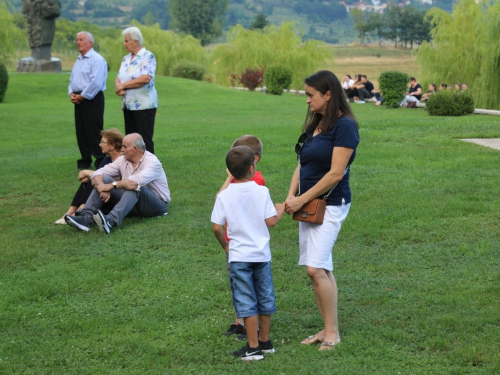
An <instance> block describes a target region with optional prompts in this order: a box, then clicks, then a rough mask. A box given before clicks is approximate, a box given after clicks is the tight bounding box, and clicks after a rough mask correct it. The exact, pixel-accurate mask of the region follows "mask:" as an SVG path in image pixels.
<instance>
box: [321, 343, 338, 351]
mask: <svg viewBox="0 0 500 375" xmlns="http://www.w3.org/2000/svg"><path fill="white" fill-rule="evenodd" d="M338 344H340V341H337V342H331V341H323V342H322V343H321V345H320V346H319V349H318V350H320V351H322V350H333V349H334V347H335V345H338Z"/></svg>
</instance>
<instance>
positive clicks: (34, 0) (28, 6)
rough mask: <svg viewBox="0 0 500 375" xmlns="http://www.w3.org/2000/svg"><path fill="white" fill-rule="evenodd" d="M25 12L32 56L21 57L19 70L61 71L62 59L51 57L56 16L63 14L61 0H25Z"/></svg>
mask: <svg viewBox="0 0 500 375" xmlns="http://www.w3.org/2000/svg"><path fill="white" fill-rule="evenodd" d="M23 13H24V16H25V17H26V20H27V21H28V35H29V40H30V47H31V58H24V59H21V60H20V61H19V63H18V65H17V70H18V71H24V72H26V71H37V72H40V71H42V72H45V71H47V72H52V71H61V62H60V60H59V59H54V58H52V57H51V48H52V41H53V40H54V34H55V30H56V18H57V17H59V15H60V14H61V2H60V0H23ZM57 65H58V66H57Z"/></svg>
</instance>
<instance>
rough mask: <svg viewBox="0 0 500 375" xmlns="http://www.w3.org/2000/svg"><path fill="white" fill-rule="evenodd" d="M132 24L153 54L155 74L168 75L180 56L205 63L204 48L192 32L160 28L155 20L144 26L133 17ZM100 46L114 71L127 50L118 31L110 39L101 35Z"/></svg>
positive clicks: (180, 58)
mask: <svg viewBox="0 0 500 375" xmlns="http://www.w3.org/2000/svg"><path fill="white" fill-rule="evenodd" d="M132 24H133V25H134V26H136V27H138V28H139V29H140V30H141V33H142V36H143V38H144V43H143V45H144V47H145V48H146V49H147V50H148V51H151V52H152V53H153V54H154V55H155V58H156V63H157V66H156V74H157V75H160V76H171V75H172V70H173V68H174V66H175V64H176V63H177V62H179V61H181V60H185V61H190V62H194V63H197V64H201V65H202V66H203V67H205V66H206V65H207V62H208V55H207V52H206V50H205V49H204V48H203V47H202V46H201V43H200V41H199V40H198V39H196V38H194V37H193V36H191V35H182V34H177V33H174V32H173V31H166V30H162V29H160V26H159V25H158V24H155V25H152V26H145V25H141V24H140V23H139V22H136V21H133V22H132ZM101 46H102V48H101V53H102V55H103V56H104V58H106V61H107V62H108V64H109V66H110V69H111V70H112V71H117V70H118V69H119V68H120V64H121V61H122V59H123V57H124V56H125V55H127V54H128V52H127V51H126V50H125V48H123V37H122V35H121V32H120V33H119V34H118V35H116V38H114V39H112V38H105V39H104V40H103V41H102V43H101Z"/></svg>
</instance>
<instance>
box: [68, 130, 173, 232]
mask: <svg viewBox="0 0 500 375" xmlns="http://www.w3.org/2000/svg"><path fill="white" fill-rule="evenodd" d="M122 153H123V155H122V156H120V157H119V158H118V159H116V160H115V161H114V162H113V163H111V164H108V165H106V166H104V167H103V168H101V169H98V170H97V171H95V172H94V173H93V174H91V175H90V179H91V180H92V186H93V187H94V188H93V189H92V193H90V197H89V199H88V200H87V203H86V204H85V207H84V208H83V209H82V213H81V215H80V216H71V215H66V216H65V217H64V219H65V220H66V223H68V225H70V226H72V227H73V228H75V229H78V230H81V231H85V232H88V231H89V230H90V227H91V226H92V225H94V224H97V225H98V226H99V229H100V230H101V232H105V233H107V234H109V233H110V232H111V229H112V228H113V227H115V226H118V225H120V224H121V222H122V220H123V218H124V217H125V216H139V217H153V216H162V215H165V214H166V212H167V204H168V203H170V190H169V188H168V183H167V176H166V175H165V172H164V170H163V167H162V165H161V162H160V161H159V160H158V158H157V157H156V156H155V155H153V154H152V153H150V152H149V151H146V146H145V144H144V140H143V139H142V137H141V135H140V134H137V133H132V134H129V135H127V136H126V137H125V138H123V145H122ZM117 180H119V181H117ZM108 202H109V204H110V206H111V207H112V209H111V211H110V212H109V214H108V215H105V214H104V213H103V212H102V211H101V208H102V206H103V205H104V204H105V203H108Z"/></svg>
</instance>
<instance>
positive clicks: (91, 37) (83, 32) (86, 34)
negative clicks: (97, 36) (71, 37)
mask: <svg viewBox="0 0 500 375" xmlns="http://www.w3.org/2000/svg"><path fill="white" fill-rule="evenodd" d="M79 34H85V36H86V37H87V40H89V41H91V42H92V44H94V36H93V35H92V34H91V33H89V32H88V31H80V32H78V33H76V35H77V36H78V35H79Z"/></svg>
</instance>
